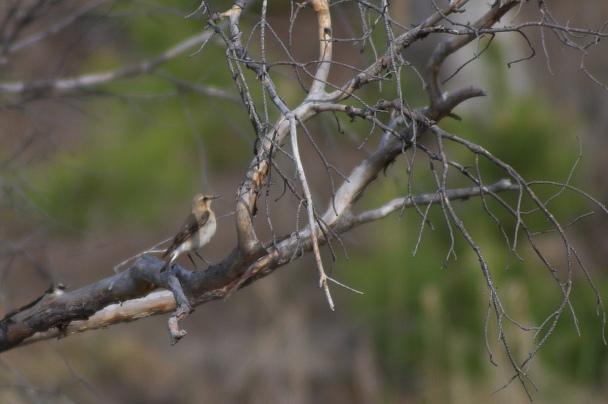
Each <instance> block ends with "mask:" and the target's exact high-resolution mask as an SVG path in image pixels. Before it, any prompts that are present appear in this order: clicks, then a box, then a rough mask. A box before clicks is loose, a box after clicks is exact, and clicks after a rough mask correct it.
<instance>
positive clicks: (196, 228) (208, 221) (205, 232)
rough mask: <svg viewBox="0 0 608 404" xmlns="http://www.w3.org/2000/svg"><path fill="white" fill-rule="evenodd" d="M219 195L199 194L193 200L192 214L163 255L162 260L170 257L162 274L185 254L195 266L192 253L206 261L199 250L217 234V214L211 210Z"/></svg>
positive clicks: (162, 269)
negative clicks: (214, 200) (212, 203)
mask: <svg viewBox="0 0 608 404" xmlns="http://www.w3.org/2000/svg"><path fill="white" fill-rule="evenodd" d="M219 197H220V196H219V195H214V196H211V195H203V194H198V195H196V196H195V197H194V199H193V200H192V212H191V213H190V214H189V215H188V217H187V218H186V221H185V222H184V224H183V225H182V227H181V229H180V230H179V232H178V233H177V235H176V236H175V238H174V239H173V243H171V246H170V247H169V248H167V251H165V253H164V254H163V256H162V258H165V257H167V256H169V257H168V258H167V259H166V260H165V264H164V265H163V267H162V268H161V270H160V272H163V271H164V270H166V269H167V268H168V267H169V265H170V264H171V263H172V262H173V261H174V260H175V259H176V258H177V257H178V256H179V255H180V254H183V253H186V254H188V258H190V261H192V264H193V265H194V267H195V268H196V264H194V260H193V259H192V256H191V255H190V253H192V252H194V253H195V254H196V255H198V257H199V258H200V259H202V260H203V261H205V260H204V259H203V257H201V256H200V255H199V253H198V250H199V249H200V248H201V247H203V246H204V245H205V244H207V243H208V242H209V240H211V237H213V235H214V234H215V228H216V224H215V213H213V211H212V210H211V208H210V206H211V201H212V200H213V199H216V198H219Z"/></svg>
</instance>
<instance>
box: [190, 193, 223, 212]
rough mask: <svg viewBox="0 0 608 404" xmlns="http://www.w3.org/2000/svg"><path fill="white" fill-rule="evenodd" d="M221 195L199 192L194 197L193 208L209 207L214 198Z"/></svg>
mask: <svg viewBox="0 0 608 404" xmlns="http://www.w3.org/2000/svg"><path fill="white" fill-rule="evenodd" d="M219 197H220V196H219V195H205V194H198V195H196V196H195V197H194V199H193V200H192V208H193V209H195V208H196V209H209V206H211V201H212V200H214V199H217V198H219Z"/></svg>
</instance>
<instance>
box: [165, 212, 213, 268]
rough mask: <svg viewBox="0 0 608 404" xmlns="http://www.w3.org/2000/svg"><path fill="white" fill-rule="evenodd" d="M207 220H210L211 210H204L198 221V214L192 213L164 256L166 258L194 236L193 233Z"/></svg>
mask: <svg viewBox="0 0 608 404" xmlns="http://www.w3.org/2000/svg"><path fill="white" fill-rule="evenodd" d="M207 220H209V212H204V213H203V214H202V215H201V217H200V218H199V220H198V221H197V220H196V216H195V215H194V214H193V213H190V214H189V215H188V217H187V218H186V221H185V222H184V224H183V225H182V227H181V229H180V230H179V232H178V233H177V235H176V236H175V238H174V239H173V243H171V246H170V247H169V248H167V251H165V253H164V254H163V256H162V258H165V257H166V256H167V255H169V254H171V253H172V252H173V251H175V249H176V248H177V247H179V246H180V245H181V244H182V243H183V242H184V241H186V240H187V239H189V238H190V237H192V235H193V234H194V233H196V232H197V231H198V229H200V228H201V226H203V225H204V224H205V223H207Z"/></svg>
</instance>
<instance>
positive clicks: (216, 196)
mask: <svg viewBox="0 0 608 404" xmlns="http://www.w3.org/2000/svg"><path fill="white" fill-rule="evenodd" d="M219 197H220V195H213V196H212V197H210V198H209V199H217V198H219Z"/></svg>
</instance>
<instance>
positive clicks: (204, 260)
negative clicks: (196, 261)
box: [195, 251, 212, 266]
mask: <svg viewBox="0 0 608 404" xmlns="http://www.w3.org/2000/svg"><path fill="white" fill-rule="evenodd" d="M195 254H196V255H197V256H198V257H199V258H200V259H202V260H203V262H204V263H205V264H207V266H211V265H212V264H211V263H210V262H209V261H207V260H206V259H204V258H203V257H202V256H201V255H200V254H199V253H198V251H196V252H195Z"/></svg>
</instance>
